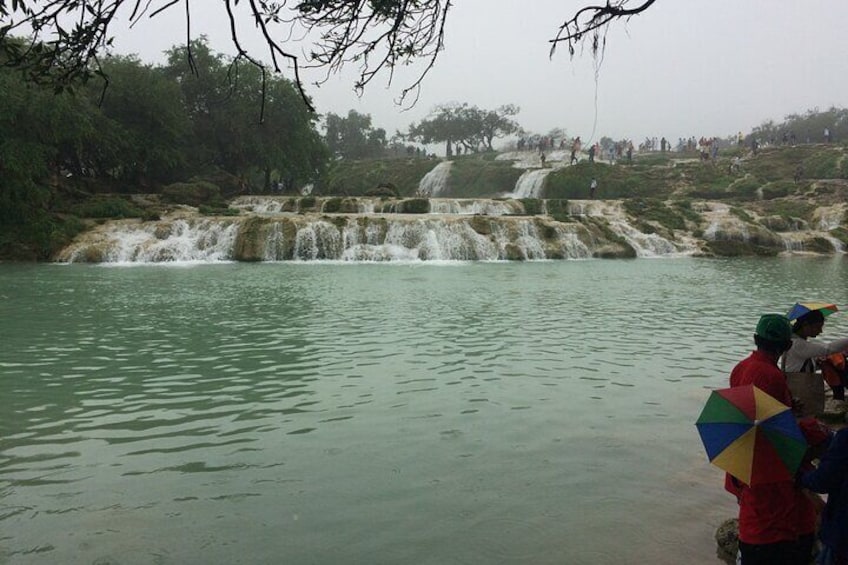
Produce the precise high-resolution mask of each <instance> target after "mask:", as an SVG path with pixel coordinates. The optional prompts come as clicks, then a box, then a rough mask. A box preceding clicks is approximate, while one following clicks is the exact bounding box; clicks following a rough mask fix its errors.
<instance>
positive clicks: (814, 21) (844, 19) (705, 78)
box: [115, 0, 848, 142]
mask: <svg viewBox="0 0 848 565" xmlns="http://www.w3.org/2000/svg"><path fill="white" fill-rule="evenodd" d="M588 3H589V2H580V1H577V0H455V5H454V6H453V8H452V10H451V12H450V14H449V16H448V24H447V28H446V38H445V49H444V51H443V52H442V53H441V55H440V56H439V59H438V61H437V63H436V66H435V68H434V69H433V70H432V71H431V73H430V74H429V75H428V77H427V78H426V79H425V83H424V86H423V88H422V90H421V95H420V98H419V100H418V102H417V104H416V106H415V107H413V108H412V109H408V110H404V109H403V108H402V107H399V106H397V105H396V104H395V103H394V100H395V99H396V98H397V97H398V95H399V94H400V92H401V90H402V88H403V87H404V86H407V81H408V80H409V78H411V76H410V75H404V74H402V73H401V74H400V75H399V76H396V78H395V80H394V82H393V84H392V85H391V86H387V85H386V80H385V77H384V78H383V79H382V80H381V79H379V78H378V79H377V80H376V81H375V82H373V83H372V84H371V85H370V86H369V87H368V88H367V90H366V91H365V93H364V94H363V96H362V97H360V98H358V97H357V96H356V94H355V93H354V91H353V83H354V80H355V78H356V74H355V73H354V72H353V71H354V70H355V69H350V71H349V72H347V71H346V72H343V73H342V74H340V75H338V76H334V77H332V78H331V79H330V80H329V82H327V83H326V84H324V85H323V86H321V87H320V88H317V87H314V86H311V85H308V86H307V91H308V93H309V94H310V95H311V96H312V97H313V99H314V101H315V103H316V105H317V109H318V111H319V112H320V113H322V114H325V113H327V112H333V113H336V114H340V115H345V114H347V112H348V110H350V109H355V110H357V111H358V112H361V113H367V114H370V115H371V117H372V120H373V124H374V126H375V127H382V128H384V129H386V131H387V132H388V134H389V135H391V134H392V133H394V131H395V130H406V129H407V128H408V126H409V124H410V123H411V122H413V121H419V120H421V119H422V118H425V117H426V116H427V115H428V114H429V113H430V112H431V111H432V110H433V108H434V107H435V106H436V105H438V104H443V103H448V102H468V103H469V104H471V105H475V106H478V107H480V108H483V109H493V108H495V107H497V106H500V105H503V104H516V105H517V106H519V107H520V108H521V112H520V113H519V114H518V116H517V117H516V120H517V121H518V122H519V123H520V124H521V126H522V127H524V128H525V129H526V130H528V131H531V132H534V133H547V132H548V131H550V130H551V129H552V128H555V127H560V128H564V129H565V130H566V131H567V132H568V134H569V135H572V136H575V135H580V136H582V138H583V139H584V141H587V140H591V139H597V138H599V137H600V136H602V135H607V136H610V137H614V138H616V139H619V138H631V139H633V140H635V141H637V142H638V141H641V140H643V139H644V138H645V137H646V136H657V137H661V136H665V137H667V138H669V139H673V140H675V141H676V140H677V138H678V137H689V136H696V137H700V136H702V135H703V136H712V135H718V136H727V135H732V134H735V133H736V132H737V131H739V130H742V131H743V132H748V131H750V129H751V128H753V127H754V126H757V125H759V124H761V123H762V122H764V121H767V120H775V121H780V120H782V119H783V118H784V117H785V116H786V115H788V114H792V113H803V112H805V111H806V110H809V109H813V108H816V107H818V108H820V109H822V110H824V109H827V108H829V107H831V106H839V107H846V106H848V32H846V25H848V1H846V0H744V1H740V0H710V1H703V0H701V1H698V0H658V1H657V2H656V4H655V5H654V6H652V7H651V8H649V9H648V10H647V11H646V12H644V13H643V14H642V15H639V16H636V17H634V18H632V19H631V20H630V21H629V22H628V23H624V22H618V23H616V24H614V25H613V26H612V27H611V28H610V30H609V32H608V35H607V48H606V53H605V56H604V60H603V62H602V64H601V65H600V68H599V71H598V74H597V77H598V78H597V83H596V81H595V61H594V60H593V58H592V57H591V55H590V54H588V53H586V54H583V55H580V54H579V53H578V55H576V56H575V57H574V59H571V58H570V57H569V55H568V52H567V49H565V48H564V46H563V48H561V49H560V50H559V51H558V52H557V53H556V54H555V55H554V57H553V58H550V57H549V48H550V46H549V44H548V42H547V40H548V39H550V38H552V37H553V36H554V35H555V34H556V31H557V28H558V26H559V24H560V23H561V22H562V21H563V20H564V19H566V18H567V17H569V16H571V15H573V13H574V12H575V10H576V9H577V8H579V7H582V6H584V5H586V4H588ZM198 4H199V3H198V2H195V3H193V5H194V6H197V5H198ZM215 4H218V3H217V2H216V3H215ZM211 5H212V3H211V2H209V0H205V2H204V7H205V8H207V11H204V12H201V13H198V9H197V8H195V12H196V13H195V14H194V15H193V19H192V22H193V32H194V33H195V34H200V33H205V34H206V35H208V36H209V39H210V43H211V46H212V48H213V49H214V50H216V51H218V52H222V53H227V54H232V53H233V52H234V49H233V47H232V45H231V43H230V41H229V34H228V29H227V22H226V20H225V16H224V14H223V12H215V11H214V9H212V8H211ZM170 12H171V14H168V13H165V14H163V15H159V16H157V17H156V18H154V19H153V20H152V21H144V22H141V23H139V24H138V25H137V26H136V27H135V28H133V29H132V30H129V31H123V30H121V28H120V27H116V28H115V30H116V31H117V37H116V41H115V51H117V52H120V53H135V54H138V55H139V56H140V57H141V59H142V60H144V61H146V62H155V63H160V62H162V61H163V58H162V52H163V51H164V50H165V49H167V48H169V47H171V46H172V45H175V44H178V43H180V42H182V38H183V37H184V36H185V28H184V27H183V23H182V21H181V19H180V17H181V16H182V12H181V11H180V10H175V9H172V10H170ZM250 35H252V37H251V38H250V39H248V36H247V35H245V38H246V41H245V44H246V45H247V46H249V47H250V48H251V49H255V53H256V54H257V55H262V54H263V52H262V51H261V42H260V41H259V38H258V37H257V34H255V33H254V34H250ZM296 49H305V47H297V48H296ZM315 78H317V75H311V79H315ZM405 79H406V80H405Z"/></svg>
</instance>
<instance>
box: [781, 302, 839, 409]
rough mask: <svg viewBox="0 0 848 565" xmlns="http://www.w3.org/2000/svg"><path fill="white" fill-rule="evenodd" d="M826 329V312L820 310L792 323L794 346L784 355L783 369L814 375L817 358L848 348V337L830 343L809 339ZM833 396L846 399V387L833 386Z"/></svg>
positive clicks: (835, 398) (788, 371)
mask: <svg viewBox="0 0 848 565" xmlns="http://www.w3.org/2000/svg"><path fill="white" fill-rule="evenodd" d="M823 329H824V314H822V313H821V311H820V310H812V311H810V312H808V313H807V314H804V315H803V316H801V317H800V318H798V319H797V320H795V323H794V324H793V325H792V348H791V349H790V350H789V351H787V352H786V354H785V355H784V356H783V363H782V365H783V370H784V371H786V372H787V373H810V378H818V377H814V373H815V371H816V368H817V367H816V360H817V359H820V358H823V357H827V356H828V355H830V354H832V353H839V352H841V351H846V350H848V338H843V339H837V340H835V341H831V342H830V343H822V342H820V341H809V338H815V337H817V336H818V335H819V334H821V333H822V330H823ZM832 388H833V398H834V400H836V401H842V402H843V403H844V401H845V389H844V388H843V387H839V386H836V387H832Z"/></svg>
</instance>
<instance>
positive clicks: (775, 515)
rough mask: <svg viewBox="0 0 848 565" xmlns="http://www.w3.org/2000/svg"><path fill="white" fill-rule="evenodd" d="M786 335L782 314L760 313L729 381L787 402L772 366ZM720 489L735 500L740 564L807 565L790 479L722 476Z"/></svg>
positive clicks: (788, 342)
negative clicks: (752, 480) (748, 348)
mask: <svg viewBox="0 0 848 565" xmlns="http://www.w3.org/2000/svg"><path fill="white" fill-rule="evenodd" d="M791 338H792V327H791V326H790V325H789V320H788V319H787V318H786V316H783V315H780V314H765V315H763V316H761V317H760V320H759V322H758V323H757V328H756V331H755V333H754V343H755V344H756V346H757V349H756V350H755V351H754V352H753V353H751V354H750V355H749V356H748V357H747V358H746V359H743V360H742V361H740V362H739V363H738V364H737V365H736V366H735V367H734V368H733V371H731V373H730V386H731V387H737V386H745V385H754V386H756V387H758V388H760V389H761V390H763V391H764V392H765V393H767V394H769V395H771V396H773V397H774V398H776V399H777V400H778V401H779V402H782V403H783V404H785V405H786V406H789V407H791V406H792V394H791V393H790V391H789V386H788V385H787V384H786V377H784V375H783V371H781V370H780V368H779V367H778V366H777V361H778V359H779V358H780V356H781V355H782V354H783V353H784V352H785V351H786V350H787V349H789V348H790V347H792V340H791ZM725 489H726V490H727V491H729V492H730V493H732V494H734V495H735V496H736V499H737V502H738V503H739V551H740V553H741V556H742V565H807V562H805V561H801V560H800V559H799V557H798V554H799V553H800V552H801V551H802V548H801V544H800V543H799V537H800V534H801V531H800V530H802V529H803V528H802V526H801V520H800V516H801V514H802V511H801V508H800V505H799V502H800V498H799V492H800V490H799V489H798V488H797V487H796V486H795V483H794V481H792V480H787V481H781V482H776V483H766V484H758V485H755V486H748V485H745V484H743V483H741V482H739V481H738V480H737V479H735V478H733V477H732V476H731V475H726V476H725Z"/></svg>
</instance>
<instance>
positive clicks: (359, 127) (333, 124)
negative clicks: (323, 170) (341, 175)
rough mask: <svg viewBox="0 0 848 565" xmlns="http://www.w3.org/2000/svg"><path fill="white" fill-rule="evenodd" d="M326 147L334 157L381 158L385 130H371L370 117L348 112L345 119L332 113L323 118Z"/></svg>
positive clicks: (352, 111) (384, 147)
mask: <svg viewBox="0 0 848 565" xmlns="http://www.w3.org/2000/svg"><path fill="white" fill-rule="evenodd" d="M325 127H326V134H325V136H324V137H325V139H326V140H327V147H329V149H330V153H331V154H332V155H333V156H334V157H339V158H342V159H366V158H375V157H382V156H383V155H384V154H385V151H386V145H387V142H386V130H384V129H382V128H373V127H372V126H371V116H370V115H369V114H360V113H359V112H357V111H355V110H350V111H349V112H348V113H347V117H346V118H342V117H341V116H337V115H336V114H333V113H332V112H331V113H329V114H327V117H326V118H325Z"/></svg>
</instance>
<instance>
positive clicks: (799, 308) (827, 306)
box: [786, 302, 839, 322]
mask: <svg viewBox="0 0 848 565" xmlns="http://www.w3.org/2000/svg"><path fill="white" fill-rule="evenodd" d="M813 310H818V311H819V312H821V313H822V314H824V316H825V318H826V317H828V316H830V315H831V314H833V313H834V312H839V308H837V307H836V304H831V303H829V302H796V303H795V305H794V306H793V307H792V308H790V309H789V312H787V313H786V317H787V318H789V321H790V322H791V321H792V320H797V319H798V318H800V317H801V316H803V315H804V314H809V313H810V312H812V311H813Z"/></svg>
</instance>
